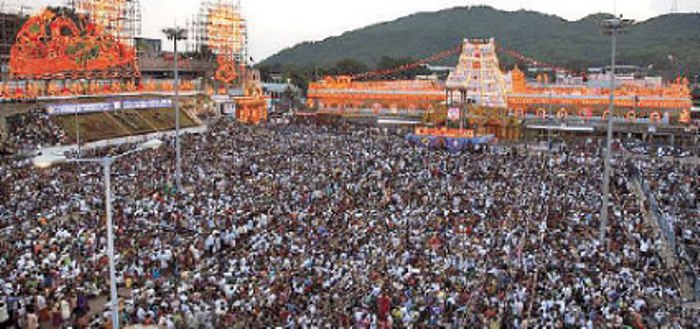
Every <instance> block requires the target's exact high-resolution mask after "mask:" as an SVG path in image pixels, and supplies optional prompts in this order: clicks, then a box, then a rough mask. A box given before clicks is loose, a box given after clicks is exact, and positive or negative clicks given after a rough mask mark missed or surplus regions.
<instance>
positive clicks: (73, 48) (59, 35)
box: [10, 10, 140, 80]
mask: <svg viewBox="0 0 700 329" xmlns="http://www.w3.org/2000/svg"><path fill="white" fill-rule="evenodd" d="M10 73H11V74H12V75H13V76H14V77H15V78H17V79H22V80H29V79H35V80H36V79H64V78H71V79H82V78H87V79H94V78H132V77H138V76H140V73H139V70H138V67H137V65H136V52H135V50H134V48H133V47H131V46H129V45H125V44H122V43H120V42H118V41H117V40H115V39H114V37H112V36H109V35H107V34H105V33H103V30H102V28H100V27H99V26H96V25H94V24H92V23H90V22H89V21H88V20H87V18H85V17H84V16H81V17H79V18H78V19H77V20H73V19H71V18H68V17H66V16H58V15H56V14H55V13H54V12H52V11H50V10H45V11H44V12H42V13H41V14H39V15H36V16H33V17H31V18H29V20H27V22H26V23H25V24H24V26H22V28H21V29H20V30H19V32H18V33H17V40H16V42H15V44H14V45H13V46H12V49H11V50H10Z"/></svg>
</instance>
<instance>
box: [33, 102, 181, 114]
mask: <svg viewBox="0 0 700 329" xmlns="http://www.w3.org/2000/svg"><path fill="white" fill-rule="evenodd" d="M172 106H173V101H172V99H170V98H158V99H132V100H125V101H114V102H100V103H73V104H58V105H51V106H49V107H48V108H47V110H46V111H47V112H48V113H49V114H50V115H68V114H88V113H99V112H110V111H120V110H143V109H155V108H169V107H172Z"/></svg>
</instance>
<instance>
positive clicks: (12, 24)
mask: <svg viewBox="0 0 700 329" xmlns="http://www.w3.org/2000/svg"><path fill="white" fill-rule="evenodd" d="M31 10H32V8H31V7H29V6H27V5H8V4H6V3H5V2H4V1H0V61H1V62H2V63H5V62H6V61H7V60H8V59H9V58H10V49H12V45H13V44H14V43H15V41H16V39H17V32H18V31H19V29H20V28H22V25H23V24H24V21H25V20H26V19H27V17H28V15H29V13H30V12H31Z"/></svg>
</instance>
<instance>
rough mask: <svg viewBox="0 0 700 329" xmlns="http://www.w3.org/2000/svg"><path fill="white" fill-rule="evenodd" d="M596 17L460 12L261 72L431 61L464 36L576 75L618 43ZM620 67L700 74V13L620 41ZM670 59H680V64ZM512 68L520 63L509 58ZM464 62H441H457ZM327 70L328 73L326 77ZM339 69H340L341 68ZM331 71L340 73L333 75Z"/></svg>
mask: <svg viewBox="0 0 700 329" xmlns="http://www.w3.org/2000/svg"><path fill="white" fill-rule="evenodd" d="M605 17H609V15H605V14H596V15H591V16H588V17H586V18H583V19H581V20H578V21H567V20H565V19H562V18H560V17H557V16H552V15H545V14H541V13H537V12H532V11H516V12H507V11H501V10H496V9H494V8H491V7H485V6H477V7H458V8H452V9H447V10H442V11H438V12H429V13H418V14H414V15H410V16H407V17H403V18H400V19H397V20H395V21H392V22H386V23H381V24H376V25H372V26H369V27H365V28H362V29H358V30H355V31H350V32H347V33H344V34H342V35H340V36H336V37H330V38H327V39H325V40H323V41H319V42H306V43H302V44H299V45H296V46H294V47H291V48H288V49H285V50H283V51H281V52H279V53H277V54H275V55H273V56H271V57H269V58H268V59H266V60H265V61H263V62H262V63H261V64H260V65H259V67H260V68H261V69H263V71H275V72H290V71H291V72H297V73H299V72H301V71H304V72H309V70H314V71H316V72H318V71H319V70H321V71H322V72H328V70H330V69H332V68H333V67H335V66H336V64H337V63H338V62H339V61H343V60H344V64H345V65H341V66H343V67H347V66H348V65H347V64H348V60H352V61H354V63H355V64H356V66H357V67H359V68H362V67H363V66H365V67H369V68H373V67H378V66H381V65H379V63H380V61H381V60H382V58H383V57H391V58H407V57H410V58H425V57H428V56H430V55H432V54H434V53H436V52H439V51H442V50H445V49H449V48H452V47H454V46H456V45H458V44H459V43H460V42H461V40H462V39H463V38H467V37H468V38H488V37H495V38H496V41H497V43H499V44H501V45H504V46H506V47H508V48H510V49H514V50H516V51H519V52H521V53H523V54H525V55H528V56H530V57H533V58H536V59H538V60H542V61H545V62H549V63H552V64H556V65H559V66H563V67H567V68H571V69H585V68H587V67H592V66H603V65H607V64H608V63H609V62H610V38H609V37H606V36H604V35H602V34H601V32H600V21H601V20H602V19H604V18H605ZM618 45H619V62H620V63H622V64H626V65H639V66H642V67H649V68H651V73H659V74H662V75H666V76H674V75H677V74H678V72H682V74H683V75H687V76H694V75H695V74H698V73H700V14H671V15H664V16H659V17H656V18H652V19H649V20H647V21H644V22H638V23H637V24H636V25H635V26H633V27H632V28H630V29H629V31H628V32H627V33H625V34H624V35H623V36H621V38H620V39H619V42H618ZM670 58H673V59H672V60H671V59H670ZM501 59H502V62H503V63H504V65H508V66H509V65H512V64H513V63H514V62H515V60H514V59H512V58H508V57H507V56H506V55H505V54H501ZM455 62H456V57H453V58H451V59H447V60H445V61H443V62H442V63H439V64H454V63H455ZM324 69H325V70H326V71H324ZM336 71H337V69H336ZM330 72H333V71H332V70H331V71H330Z"/></svg>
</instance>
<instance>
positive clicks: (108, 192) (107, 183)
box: [33, 139, 163, 329]
mask: <svg viewBox="0 0 700 329" xmlns="http://www.w3.org/2000/svg"><path fill="white" fill-rule="evenodd" d="M162 144H163V142H162V141H160V140H157V139H154V140H151V141H148V142H146V143H143V144H141V145H140V146H139V147H137V148H135V149H133V150H131V151H128V152H125V153H122V154H119V155H116V156H111V157H104V158H96V159H68V158H66V157H65V156H64V155H42V156H39V157H37V158H35V159H34V160H33V162H34V166H36V167H39V168H48V167H51V166H52V165H54V164H59V163H84V162H88V163H97V164H100V165H101V166H102V169H103V174H104V187H105V216H106V217H107V257H108V258H109V290H110V304H111V305H112V328H114V329H119V297H118V296H117V281H116V276H117V274H116V266H115V264H114V233H113V231H114V230H113V225H112V184H111V183H112V182H111V178H112V173H111V172H112V164H113V163H114V161H116V160H118V159H120V158H123V157H125V156H128V155H131V154H134V153H136V152H141V151H146V150H153V149H157V148H159V147H160V146H161V145H162Z"/></svg>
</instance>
